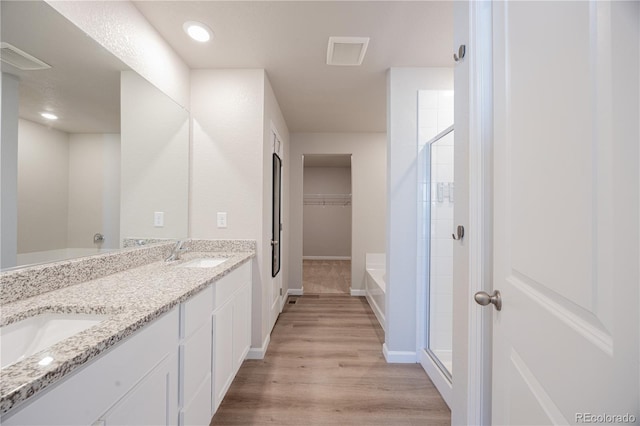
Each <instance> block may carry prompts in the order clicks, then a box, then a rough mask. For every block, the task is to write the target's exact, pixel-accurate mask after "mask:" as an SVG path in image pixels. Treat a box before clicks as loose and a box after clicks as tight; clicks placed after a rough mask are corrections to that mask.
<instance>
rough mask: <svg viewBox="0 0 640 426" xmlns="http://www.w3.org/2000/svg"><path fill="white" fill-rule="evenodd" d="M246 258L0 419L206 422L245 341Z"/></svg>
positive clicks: (96, 423)
mask: <svg viewBox="0 0 640 426" xmlns="http://www.w3.org/2000/svg"><path fill="white" fill-rule="evenodd" d="M251 264H252V262H251V261H248V262H245V263H244V264H242V265H240V266H239V267H238V268H236V269H235V270H233V271H231V272H230V273H229V274H227V275H225V276H224V277H222V278H221V279H220V280H218V281H216V282H214V283H213V284H211V285H209V286H208V287H206V288H205V289H204V290H203V291H200V292H199V293H197V294H196V295H194V296H193V297H191V298H189V299H188V300H186V301H185V302H183V303H181V304H180V306H177V307H175V308H174V309H172V310H171V311H170V312H168V313H166V314H164V315H162V316H161V317H160V318H158V319H156V320H154V321H152V322H151V323H150V324H148V325H146V326H144V327H143V328H142V329H140V330H138V331H137V332H135V333H134V334H133V335H131V336H129V337H127V338H126V339H125V340H123V341H122V342H120V343H118V344H116V345H115V346H114V347H113V348H111V349H109V350H107V351H106V352H105V353H104V354H101V355H100V356H98V357H97V358H96V359H94V360H92V361H90V362H89V363H87V365H85V366H83V367H81V368H79V369H78V371H76V372H74V373H72V374H70V375H69V377H67V378H65V379H63V380H62V381H61V382H59V383H58V384H55V385H53V386H51V387H50V388H49V389H46V390H44V391H43V392H42V393H41V394H39V395H36V396H34V397H32V398H30V399H29V400H28V401H27V402H26V403H25V404H24V405H23V406H22V407H16V408H15V409H14V410H11V411H9V412H8V413H6V414H4V415H2V416H1V417H0V422H1V423H2V425H3V426H24V425H48V426H49V425H65V426H71V425H92V426H112V425H136V426H144V425H149V426H156V425H168V426H172V425H175V426H186V425H207V424H209V422H210V421H211V417H212V416H213V414H215V411H216V410H217V408H218V406H219V405H220V402H221V401H222V399H223V398H224V395H225V393H226V392H227V390H228V389H229V386H230V385H231V382H232V381H233V378H234V377H235V375H236V373H237V372H238V369H239V368H240V365H241V364H242V362H243V361H244V359H245V358H246V356H247V353H248V351H249V347H250V344H251Z"/></svg>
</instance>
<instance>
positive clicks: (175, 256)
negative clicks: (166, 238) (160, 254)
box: [165, 240, 188, 262]
mask: <svg viewBox="0 0 640 426" xmlns="http://www.w3.org/2000/svg"><path fill="white" fill-rule="evenodd" d="M183 244H184V241H182V240H178V242H177V243H176V245H175V246H174V247H173V249H171V253H169V256H168V257H167V258H166V259H165V261H166V262H172V261H174V260H180V254H181V253H182V252H184V251H187V250H188V248H186V247H182V245H183Z"/></svg>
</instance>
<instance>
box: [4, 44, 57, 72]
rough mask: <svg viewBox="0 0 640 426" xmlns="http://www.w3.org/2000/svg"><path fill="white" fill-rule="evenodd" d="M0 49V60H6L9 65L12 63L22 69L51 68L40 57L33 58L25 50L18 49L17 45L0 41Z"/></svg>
mask: <svg viewBox="0 0 640 426" xmlns="http://www.w3.org/2000/svg"><path fill="white" fill-rule="evenodd" d="M0 51H1V57H0V58H1V59H2V62H6V63H7V64H9V65H13V66H14V67H16V68H18V69H19V70H22V71H35V70H46V69H49V68H51V65H48V64H46V63H44V62H42V61H41V60H40V59H38V58H35V57H33V56H31V55H29V54H28V53H26V52H23V51H22V50H20V49H18V48H17V47H15V46H13V45H11V44H9V43H5V42H2V43H0Z"/></svg>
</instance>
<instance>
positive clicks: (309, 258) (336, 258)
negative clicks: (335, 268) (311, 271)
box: [302, 256, 351, 260]
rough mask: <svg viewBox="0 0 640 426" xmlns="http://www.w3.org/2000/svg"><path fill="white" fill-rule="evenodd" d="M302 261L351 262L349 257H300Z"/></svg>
mask: <svg viewBox="0 0 640 426" xmlns="http://www.w3.org/2000/svg"><path fill="white" fill-rule="evenodd" d="M302 260H351V256H302Z"/></svg>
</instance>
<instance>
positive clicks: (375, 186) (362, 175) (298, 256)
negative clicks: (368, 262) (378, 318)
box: [289, 133, 387, 291]
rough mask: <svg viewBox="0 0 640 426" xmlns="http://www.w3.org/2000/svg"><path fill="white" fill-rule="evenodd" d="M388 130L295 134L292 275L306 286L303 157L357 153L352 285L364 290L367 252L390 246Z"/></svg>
mask: <svg viewBox="0 0 640 426" xmlns="http://www.w3.org/2000/svg"><path fill="white" fill-rule="evenodd" d="M385 140H386V139H385V134H384V133H292V134H291V233H290V244H291V252H290V259H291V260H290V261H291V264H290V266H289V271H290V272H289V279H290V286H291V288H295V289H301V288H302V245H303V244H302V242H303V214H302V213H303V205H302V201H303V182H302V180H303V162H302V156H303V155H305V154H346V155H352V158H351V176H352V194H353V195H352V207H351V208H352V225H353V228H352V240H351V243H352V246H351V283H352V284H351V286H352V289H353V290H356V291H357V290H362V291H364V288H365V286H364V270H365V255H366V253H381V252H383V251H384V249H385V232H384V229H385V223H386V210H385V206H386V203H387V197H386V192H385V187H386V167H385V166H386V142H385Z"/></svg>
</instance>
